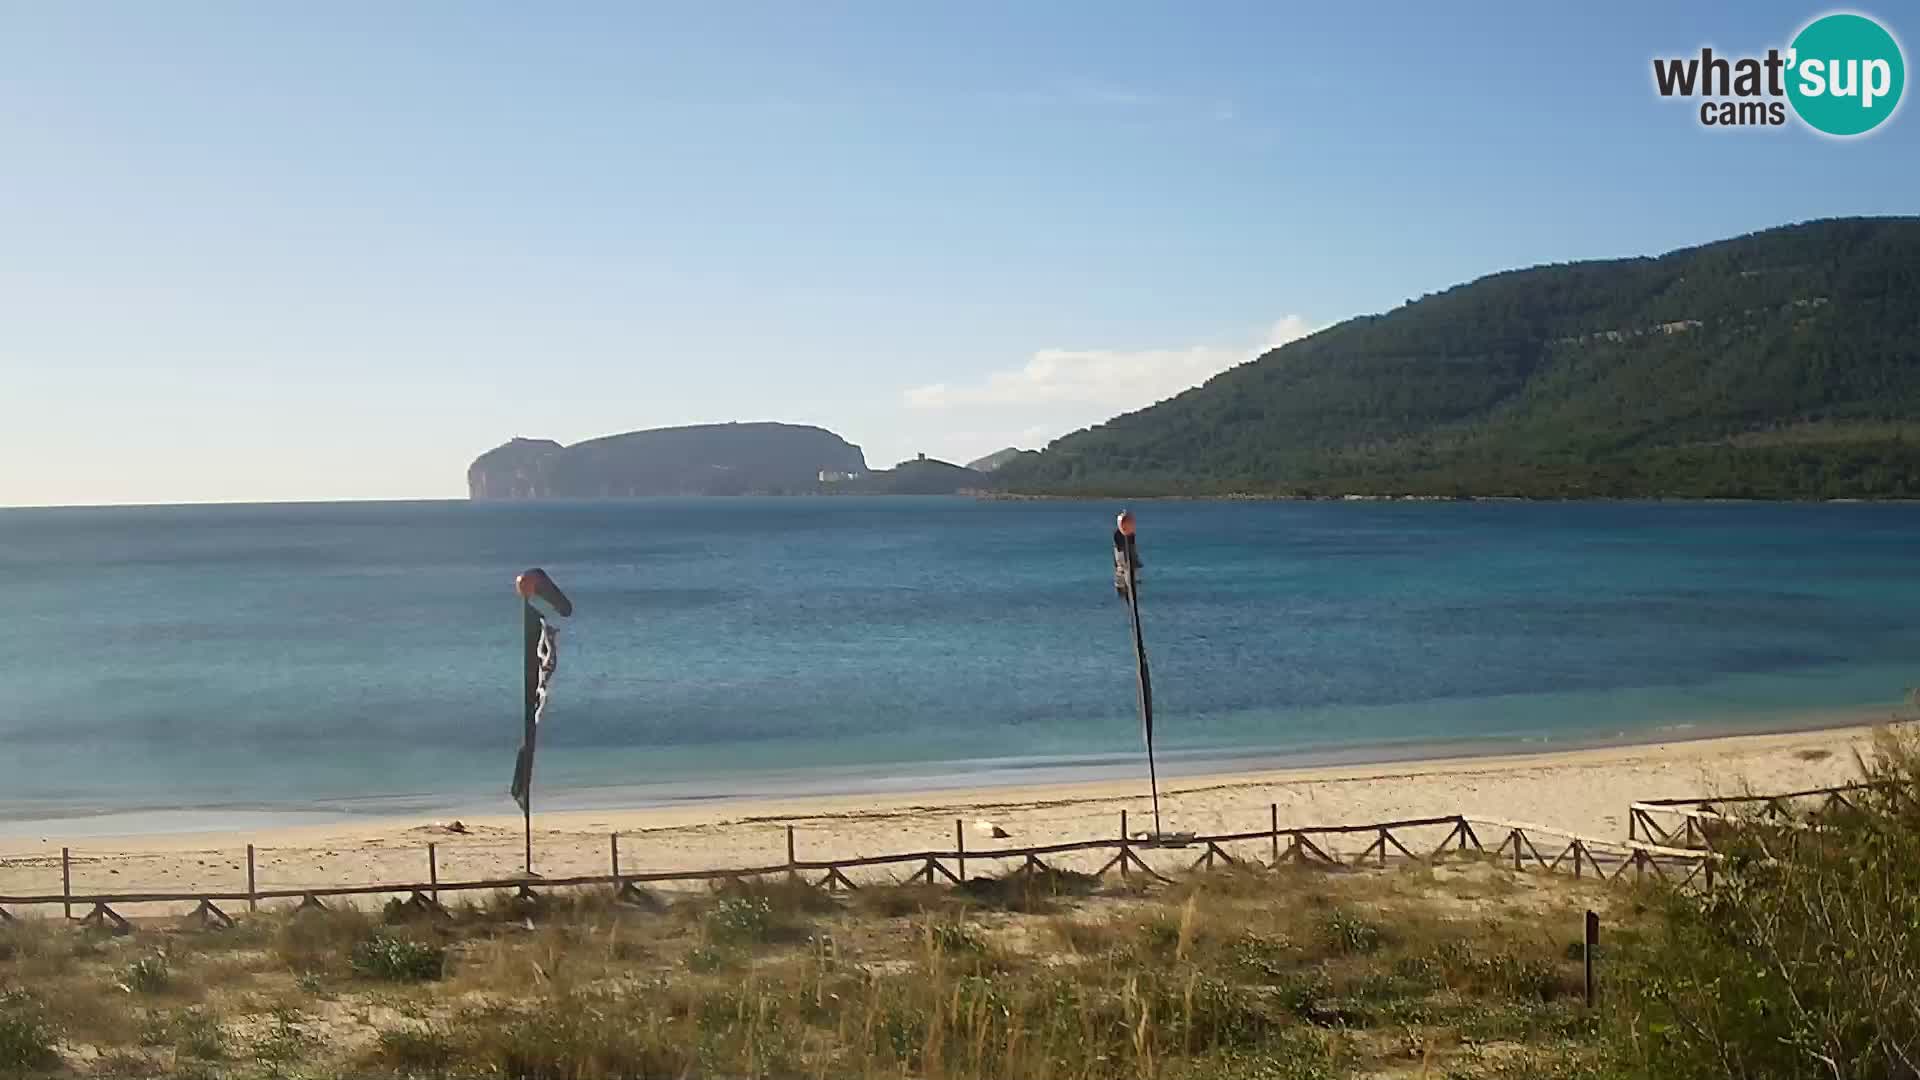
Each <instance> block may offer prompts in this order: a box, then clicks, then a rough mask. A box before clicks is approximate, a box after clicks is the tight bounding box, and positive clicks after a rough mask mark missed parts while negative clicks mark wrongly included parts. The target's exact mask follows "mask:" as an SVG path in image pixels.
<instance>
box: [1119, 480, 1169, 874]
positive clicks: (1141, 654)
mask: <svg viewBox="0 0 1920 1080" xmlns="http://www.w3.org/2000/svg"><path fill="white" fill-rule="evenodd" d="M1133 530H1134V526H1133V511H1131V510H1122V511H1121V512H1120V518H1119V520H1118V521H1117V522H1115V524H1114V530H1113V589H1114V591H1115V592H1117V593H1119V594H1120V599H1122V600H1124V601H1126V603H1127V612H1128V614H1129V615H1130V616H1131V617H1132V620H1133V662H1134V667H1135V669H1136V670H1137V671H1138V673H1139V676H1140V733H1141V735H1142V736H1144V737H1145V739H1146V742H1147V782H1148V784H1149V785H1150V786H1151V788H1152V790H1153V835H1154V837H1155V838H1156V839H1157V838H1158V837H1159V836H1160V778H1159V776H1158V775H1157V772H1156V770H1155V768H1154V764H1153V676H1152V675H1151V674H1150V673H1149V672H1148V671H1147V643H1146V639H1145V638H1144V637H1143V636H1142V635H1141V633H1140V547H1139V544H1138V542H1137V540H1136V539H1135V537H1134V534H1133Z"/></svg>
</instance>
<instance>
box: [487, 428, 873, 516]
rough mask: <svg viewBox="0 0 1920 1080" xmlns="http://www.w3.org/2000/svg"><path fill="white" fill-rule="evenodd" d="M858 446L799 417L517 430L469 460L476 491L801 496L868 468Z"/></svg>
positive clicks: (516, 495) (522, 495)
mask: <svg viewBox="0 0 1920 1080" xmlns="http://www.w3.org/2000/svg"><path fill="white" fill-rule="evenodd" d="M866 471H867V459H866V457H865V455H863V454H862V453H861V452H860V448H859V447H858V446H855V445H853V444H852V443H850V442H848V441H846V440H845V439H843V438H841V437H840V436H838V435H835V434H834V433H833V432H831V431H828V430H826V429H825V428H817V427H809V426H805V425H799V424H775V423H746V424H695V425H691V426H688V427H670V428H654V429H651V430H648V431H629V432H627V433H625V434H622V435H608V436H605V437H602V438H598V439H588V440H587V441H585V442H580V443H575V444H573V445H572V446H562V445H560V444H559V443H557V442H554V441H553V440H551V439H514V440H512V441H511V442H508V443H506V444H504V445H501V446H497V447H495V448H493V449H492V450H489V451H487V452H486V453H484V454H481V455H480V456H479V457H478V458H476V459H475V460H474V462H473V464H472V465H471V466H469V467H468V468H467V494H468V496H469V497H470V498H474V499H599V498H621V497H631V496H641V495H798V494H811V493H813V492H815V491H817V490H818V489H819V488H820V486H821V482H822V480H823V478H826V477H840V476H845V477H858V476H863V475H865V474H866Z"/></svg>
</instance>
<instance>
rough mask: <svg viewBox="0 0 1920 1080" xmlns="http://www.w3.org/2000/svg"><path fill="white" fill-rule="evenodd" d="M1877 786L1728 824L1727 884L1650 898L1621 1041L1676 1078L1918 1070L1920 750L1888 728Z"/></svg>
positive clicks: (1622, 998) (1870, 770)
mask: <svg viewBox="0 0 1920 1080" xmlns="http://www.w3.org/2000/svg"><path fill="white" fill-rule="evenodd" d="M1862 768H1863V770H1864V771H1865V774H1866V778H1867V781H1868V783H1869V785H1870V786H1868V787H1866V788H1863V789H1859V790H1856V791H1854V792H1851V793H1849V795H1848V796H1847V800H1846V802H1845V803H1831V804H1828V805H1827V806H1825V807H1823V808H1821V809H1820V810H1819V812H1818V813H1817V814H1815V815H1800V816H1788V817H1778V816H1766V815H1760V814H1755V815H1751V816H1748V817H1745V818H1741V819H1737V820H1736V821H1735V822H1733V823H1732V824H1731V825H1730V826H1728V827H1725V828H1722V829H1719V830H1717V831H1716V834H1715V837H1714V844H1715V846H1716V848H1718V849H1719V850H1720V851H1721V852H1722V853H1723V855H1724V856H1725V859H1724V862H1723V864H1722V867H1721V871H1720V874H1719V876H1718V878H1717V879H1716V885H1715V887H1714V888H1713V889H1711V890H1707V891H1704V892H1695V891H1682V890H1667V891H1664V892H1658V893H1655V894H1652V895H1650V896H1649V897H1648V899H1647V901H1646V902H1647V904H1648V905H1649V906H1650V908H1651V909H1652V910H1651V912H1650V915H1651V917H1649V918H1646V919H1643V920H1641V924H1642V926H1643V930H1642V931H1641V932H1642V933H1643V934H1644V938H1643V939H1642V940H1640V941H1637V942H1625V943H1623V945H1622V947H1618V948H1615V949H1613V950H1611V951H1610V952H1609V956H1610V957H1613V958H1617V959H1618V962H1619V963H1620V964H1621V970H1620V971H1619V974H1618V975H1617V976H1615V977H1614V978H1613V979H1612V980H1610V982H1609V986H1610V987H1612V988H1613V989H1614V993H1615V995H1616V996H1617V997H1618V999H1619V1000H1618V1007H1617V1009H1616V1015H1615V1028H1616V1030H1615V1035H1616V1038H1615V1043H1616V1044H1617V1045H1618V1046H1619V1047H1620V1048H1621V1051H1622V1054H1623V1056H1624V1058H1625V1059H1626V1061H1627V1062H1628V1064H1630V1065H1632V1066H1633V1067H1634V1068H1636V1069H1638V1070H1639V1071H1640V1072H1641V1073H1643V1074H1645V1075H1649V1076H1651V1075H1659V1076H1662V1077H1671V1078H1672V1080H1693V1078H1706V1077H1718V1076H1727V1075H1736V1076H1742V1077H1751V1078H1754V1080H1790V1078H1791V1080H1798V1078H1802V1077H1805V1078H1808V1080H1812V1078H1815V1077H1829V1078H1831V1077H1905V1076H1920V932H1916V927H1920V745H1917V744H1916V742H1915V741H1914V740H1913V739H1912V738H1911V737H1896V736H1894V735H1890V734H1883V735H1882V736H1881V738H1880V740H1879V743H1878V745H1877V748H1876V751H1875V753H1874V754H1873V756H1872V758H1871V759H1870V760H1867V761H1865V762H1863V764H1862Z"/></svg>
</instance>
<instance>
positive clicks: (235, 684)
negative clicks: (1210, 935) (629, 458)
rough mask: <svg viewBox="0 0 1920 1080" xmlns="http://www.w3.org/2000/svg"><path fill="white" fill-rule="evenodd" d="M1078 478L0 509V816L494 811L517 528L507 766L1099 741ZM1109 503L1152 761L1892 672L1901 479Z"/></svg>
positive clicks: (682, 769)
mask: <svg viewBox="0 0 1920 1080" xmlns="http://www.w3.org/2000/svg"><path fill="white" fill-rule="evenodd" d="M1116 509H1117V506H1116V504H1112V503H1102V502H1088V503H1072V502H1038V503H1026V502H976V501H972V500H966V499H848V500H838V499H709V500H692V499H689V500H671V499H668V500H648V501H631V502H592V503H563V504H467V503H413V504H336V505H311V506H227V507H157V508H138V509H73V510H12V511H0V573H4V577H5V581H6V583H7V590H6V607H5V613H4V614H0V747H3V749H0V829H7V830H10V831H13V832H24V831H36V832H40V833H43V834H44V833H49V832H54V831H58V832H61V833H62V834H73V833H76V832H85V831H121V830H127V829H134V828H177V827H193V826H196V825H212V824H222V825H226V824H237V823H241V822H243V821H246V820H249V819H258V818H262V817H267V816H269V815H271V816H273V818H274V819H275V820H283V821H284V820H299V819H302V818H304V817H307V816H313V817H316V818H321V817H338V816H340V815H343V814H359V813H378V814H393V813H401V814H414V813H419V814H429V813H439V812H456V811H461V810H465V811H467V812H470V813H471V812H477V811H482V810H489V809H490V810H494V811H498V812H508V811H511V810H512V804H511V802H510V801H509V800H508V799H507V797H506V786H507V781H508V779H509V777H510V774H511V772H512V766H513V753H514V747H515V746H516V744H517V742H518V738H519V707H520V705H519V692H520V686H519V679H520V669H519V647H520V643H519V632H520V624H519V615H518V600H517V598H516V597H515V596H514V594H513V592H512V588H511V582H512V578H513V575H514V574H515V573H516V572H517V571H519V570H520V569H522V568H524V567H527V566H530V565H536V564H537V565H541V566H544V567H546V568H547V569H548V570H549V571H550V572H551V573H552V574H553V576H554V578H555V579H556V580H558V581H559V582H560V583H561V585H562V586H563V587H564V588H566V589H567V590H568V591H569V592H570V593H571V594H572V596H573V598H574V600H575V602H576V604H577V605H578V613H577V617H576V618H575V619H573V620H572V621H571V623H570V624H568V625H567V626H566V627H565V630H564V631H563V638H562V644H563V652H562V657H561V666H560V671H559V673H558V676H557V680H556V684H555V698H554V703H553V706H552V709H551V712H550V714H549V717H548V724H547V726H546V727H545V729H544V731H543V742H542V746H541V753H540V759H539V769H538V776H537V781H536V784H537V788H536V798H537V800H538V801H539V802H540V803H541V804H542V805H545V806H548V807H562V806H576V807H577V806H590V805H610V804H622V805H641V804H649V803H656V802H663V801H669V800H681V799H701V798H718V797H727V796H737V795H747V794H768V793H784V792H844V791H858V790H871V789H887V788H894V789H899V788H912V787H922V786H927V785H929V784H942V785H976V784H987V783H1000V782H1011V781H1023V780H1040V779H1057V778H1065V777H1078V776H1093V775H1102V774H1106V773H1116V772H1125V773H1128V774H1131V773H1132V772H1133V771H1135V770H1137V769H1138V768H1139V745H1140V735H1139V729H1138V721H1137V719H1136V718H1135V715H1134V689H1133V678H1134V676H1133V669H1132V666H1131V662H1130V658H1129V645H1128V636H1127V628H1126V617H1125V611H1124V608H1123V607H1122V606H1121V604H1120V603H1119V601H1118V600H1117V599H1116V598H1115V596H1114V594H1113V588H1112V584H1111V577H1112V574H1111V555H1110V540H1109V536H1110V532H1111V529H1112V524H1111V523H1112V520H1113V514H1114V512H1115V510H1116ZM1138 510H1139V516H1140V528H1141V548H1142V554H1143V557H1144V559H1145V561H1146V578H1145V585H1144V587H1143V593H1142V595H1143V603H1142V609H1143V613H1144V617H1145V620H1146V633H1147V643H1148V647H1149V651H1150V653H1151V656H1152V660H1153V668H1154V684H1155V688H1156V691H1157V700H1158V706H1159V737H1160V746H1161V748H1162V750H1163V759H1164V761H1165V768H1166V769H1167V770H1168V771H1170V772H1178V771H1181V770H1183V769H1185V770H1188V771H1192V770H1196V769H1201V768H1207V767H1213V766H1216V765H1217V764H1218V763H1219V762H1220V761H1221V759H1235V760H1238V761H1244V762H1247V763H1254V762H1258V763H1269V762H1272V763H1280V762H1317V761H1329V760H1353V759H1364V758H1387V757H1392V756H1396V755H1405V754H1414V753H1424V752H1431V751H1433V750H1436V749H1442V750H1476V749H1506V748H1512V747H1515V746H1518V745H1526V746H1538V747H1544V746H1548V745H1553V746H1562V745H1573V744H1579V743H1586V742H1597V741H1610V740H1617V739H1623V738H1626V739H1631V738H1636V737H1646V736H1653V735H1656V734H1676V733H1685V732H1687V731H1690V730H1691V731H1705V730H1711V729H1714V728H1721V727H1738V728H1763V727H1767V726H1770V725H1779V724H1782V723H1785V722H1787V721H1788V720H1789V719H1790V718H1791V717H1793V716H1794V715H1796V714H1804V713H1805V712H1807V711H1809V710H1822V709H1833V708H1841V707H1856V706H1862V705H1871V704H1881V703H1884V704H1886V705H1888V706H1890V707H1891V706H1892V705H1894V704H1895V703H1897V702H1899V701H1900V700H1901V698H1902V696H1903V694H1904V692H1905V688H1906V687H1907V686H1909V685H1912V684H1914V683H1920V558H1917V557H1916V555H1917V554H1920V544H1916V541H1915V537H1916V536H1920V506H1915V505H1738V504H1715V505H1703V504H1619V503H1612V504H1528V503H1445V504H1383V503H1357V504H1354V503H1244V502H1242V503H1207V502H1168V503H1159V502H1155V503H1147V504H1144V505H1142V506H1140V507H1138ZM130 811H138V813H137V814H136V815H135V816H132V817H129V816H127V815H128V812H130Z"/></svg>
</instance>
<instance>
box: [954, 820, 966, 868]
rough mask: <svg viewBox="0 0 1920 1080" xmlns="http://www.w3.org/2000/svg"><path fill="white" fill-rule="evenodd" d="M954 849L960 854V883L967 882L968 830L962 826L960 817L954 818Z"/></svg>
mask: <svg viewBox="0 0 1920 1080" xmlns="http://www.w3.org/2000/svg"><path fill="white" fill-rule="evenodd" d="M953 850H954V851H956V852H958V853H959V856H960V883H961V884H962V885H965V884H966V883H967V830H965V829H963V828H961V827H960V819H959V818H954V819H953Z"/></svg>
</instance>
